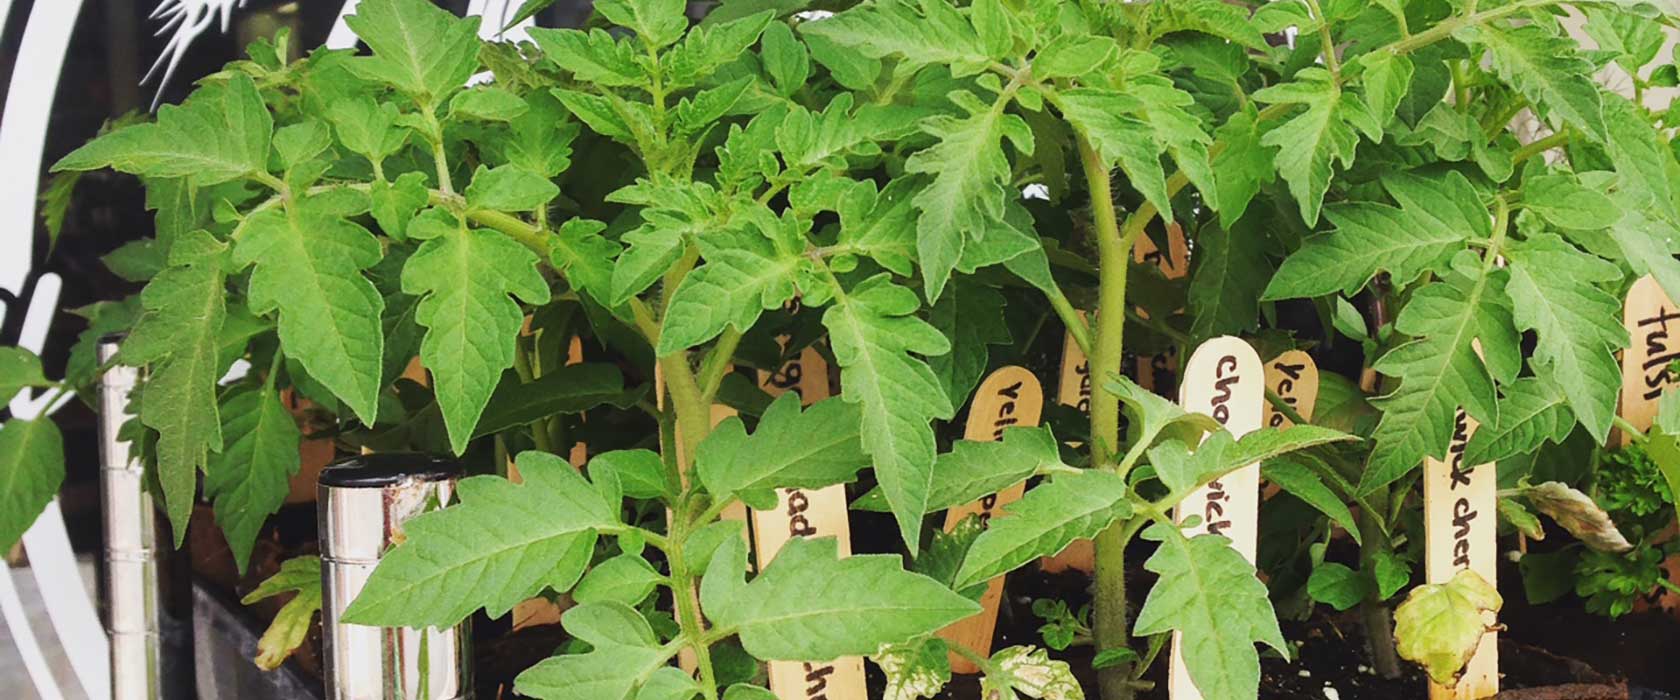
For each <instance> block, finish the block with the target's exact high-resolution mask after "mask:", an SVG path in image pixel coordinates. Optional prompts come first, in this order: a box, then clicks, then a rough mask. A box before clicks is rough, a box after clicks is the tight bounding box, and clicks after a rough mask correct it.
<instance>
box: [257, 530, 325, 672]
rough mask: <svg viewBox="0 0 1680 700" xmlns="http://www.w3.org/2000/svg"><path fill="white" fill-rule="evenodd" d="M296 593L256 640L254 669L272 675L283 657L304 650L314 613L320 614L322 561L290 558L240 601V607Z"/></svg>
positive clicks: (313, 558) (318, 559)
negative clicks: (284, 594) (302, 647)
mask: <svg viewBox="0 0 1680 700" xmlns="http://www.w3.org/2000/svg"><path fill="white" fill-rule="evenodd" d="M282 593H296V594H297V595H294V596H292V599H291V600H288V601H286V604H285V605H283V606H281V607H280V611H279V612H277V613H275V615H274V621H273V622H270V623H268V629H266V630H263V634H262V638H260V639H258V640H257V658H256V659H255V661H256V664H257V668H260V669H263V670H264V671H273V670H274V669H277V668H280V664H281V663H284V662H285V661H286V657H289V656H291V655H292V653H293V652H295V651H297V649H298V647H301V646H303V642H304V640H305V639H306V638H307V637H308V636H309V628H310V624H311V623H312V622H313V621H314V619H315V613H318V612H320V611H321V558H320V557H293V558H291V559H287V560H286V561H284V562H281V563H280V570H279V571H278V572H276V573H275V574H274V575H273V576H270V577H268V578H267V579H265V580H263V582H262V583H260V584H257V589H256V590H254V591H251V593H250V594H249V595H246V596H245V597H244V598H242V599H240V601H239V602H240V603H241V604H243V605H250V604H252V603H256V602H257V601H260V600H264V599H267V598H272V597H274V596H277V595H280V594H282Z"/></svg>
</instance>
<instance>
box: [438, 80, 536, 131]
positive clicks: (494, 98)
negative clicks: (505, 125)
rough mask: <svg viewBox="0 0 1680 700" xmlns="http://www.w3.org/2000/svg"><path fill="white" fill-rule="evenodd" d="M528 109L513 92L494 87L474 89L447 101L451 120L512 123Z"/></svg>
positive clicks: (523, 101)
mask: <svg viewBox="0 0 1680 700" xmlns="http://www.w3.org/2000/svg"><path fill="white" fill-rule="evenodd" d="M530 109H531V108H530V106H529V105H527V104H525V100H523V99H520V97H519V95H516V94H514V93H513V91H511V90H508V89H506V88H499V87H495V86H481V87H475V88H472V89H471V90H467V91H465V92H462V93H460V94H458V95H456V96H455V99H452V100H450V101H449V116H450V117H451V118H459V117H466V118H471V119H482V120H484V121H491V122H512V121H513V120H515V119H518V118H519V117H520V116H522V115H524V114H525V113H526V112H527V111H530Z"/></svg>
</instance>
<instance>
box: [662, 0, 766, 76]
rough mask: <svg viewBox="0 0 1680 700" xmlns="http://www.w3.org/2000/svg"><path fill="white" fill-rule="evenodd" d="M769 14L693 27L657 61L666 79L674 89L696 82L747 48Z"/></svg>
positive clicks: (757, 34) (756, 37)
mask: <svg viewBox="0 0 1680 700" xmlns="http://www.w3.org/2000/svg"><path fill="white" fill-rule="evenodd" d="M772 16H773V15H772V13H770V12H761V13H758V14H754V15H749V16H747V17H742V18H741V19H738V20H733V21H730V22H724V23H721V24H716V23H714V24H709V25H706V26H702V27H697V28H695V29H693V30H692V31H690V32H689V33H688V35H687V36H684V37H683V39H682V43H679V44H677V45H676V46H675V47H673V48H672V49H671V52H670V53H669V54H666V56H665V57H664V58H663V59H662V60H661V67H663V68H664V69H665V73H666V76H667V79H668V80H670V81H671V83H672V85H674V86H675V87H677V88H683V87H687V86H690V85H695V84H699V83H700V82H701V81H702V80H704V79H705V78H707V77H708V76H711V75H712V74H713V73H716V72H717V71H718V70H719V69H720V68H722V67H723V66H725V65H727V64H728V63H729V62H731V61H734V60H736V59H737V58H739V57H740V56H741V54H743V53H746V52H747V51H748V50H750V49H751V48H752V45H753V44H754V43H756V42H757V41H758V37H759V35H760V34H762V33H763V32H764V29H765V27H766V26H768V25H769V24H770V20H771V18H772Z"/></svg>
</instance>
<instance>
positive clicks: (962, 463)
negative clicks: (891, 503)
mask: <svg viewBox="0 0 1680 700" xmlns="http://www.w3.org/2000/svg"><path fill="white" fill-rule="evenodd" d="M1061 463H1062V459H1061V453H1060V449H1059V448H1058V447H1057V443H1056V436H1055V435H1054V434H1052V433H1051V432H1050V428H1049V427H1040V428H1026V427H1020V426H1014V427H1009V428H1005V429H1004V431H1003V439H1002V440H987V441H974V440H959V441H957V442H955V443H952V445H951V451H950V452H946V453H944V454H941V455H939V457H938V458H937V459H936V460H934V463H933V481H932V482H931V485H930V486H929V487H928V501H927V512H929V513H936V512H939V511H941V510H945V509H946V508H951V507H954V506H959V505H962V504H965V503H972V502H974V501H976V500H978V499H980V498H982V497H984V496H986V495H988V494H993V493H997V492H998V491H1002V490H1003V489H1005V488H1008V487H1010V486H1014V485H1015V484H1019V483H1021V482H1022V481H1025V480H1026V479H1027V477H1030V476H1032V475H1034V474H1036V473H1038V472H1039V470H1041V469H1044V468H1046V467H1052V466H1055V465H1058V464H1061ZM879 496H880V489H876V490H874V491H871V492H869V493H868V494H865V495H863V496H861V497H859V498H858V500H857V501H854V502H853V504H852V508H853V509H855V510H882V511H884V510H887V508H886V502H885V499H884V498H879Z"/></svg>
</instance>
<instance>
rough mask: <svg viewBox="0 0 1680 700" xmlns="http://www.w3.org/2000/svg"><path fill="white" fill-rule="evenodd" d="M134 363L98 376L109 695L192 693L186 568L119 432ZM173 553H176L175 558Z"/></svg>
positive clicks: (110, 348) (127, 698) (143, 699)
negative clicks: (182, 598)
mask: <svg viewBox="0 0 1680 700" xmlns="http://www.w3.org/2000/svg"><path fill="white" fill-rule="evenodd" d="M121 342H122V336H121V335H112V336H106V337H104V338H101V339H100V341H99V346H98V358H99V362H100V364H101V365H103V364H106V363H108V362H110V361H111V360H112V359H113V358H115V357H116V355H117V349H118V347H119V346H120V344H121ZM139 377H140V371H139V370H138V369H136V368H134V367H124V366H120V365H119V366H114V367H111V368H109V369H108V370H107V371H106V372H105V374H104V375H103V376H102V378H101V379H100V383H99V409H100V410H99V455H100V470H99V490H100V495H101V500H102V504H101V505H102V508H101V512H102V513H103V514H104V534H105V552H104V557H103V558H102V560H101V561H100V568H101V575H100V577H99V588H100V604H101V605H100V607H101V613H102V614H103V617H104V621H105V631H106V632H107V633H108V634H109V635H110V637H111V697H112V700H158V699H159V698H167V699H171V700H173V699H174V698H190V697H192V694H193V693H192V673H191V669H192V648H191V644H192V641H191V640H192V637H191V631H190V630H191V622H190V619H189V616H190V612H189V611H190V609H191V607H190V600H189V601H186V602H185V604H183V605H172V602H174V599H175V598H176V597H178V596H174V595H172V594H171V591H175V592H180V591H184V590H186V586H187V578H188V575H187V574H186V573H185V572H183V571H180V570H179V569H180V568H181V567H178V566H173V564H174V563H181V564H184V563H185V561H186V560H185V559H184V558H177V557H172V556H171V554H172V550H170V549H169V542H170V538H169V534H168V532H167V526H166V525H165V523H164V521H162V520H161V519H160V518H159V517H158V516H157V511H156V508H155V507H154V506H153V502H152V499H151V498H150V497H149V496H148V495H147V494H146V490H145V472H144V470H143V468H142V467H141V464H140V458H139V455H136V454H134V453H133V452H132V450H131V446H130V445H129V443H128V442H127V441H126V440H123V439H122V438H121V437H119V435H118V433H119V431H120V430H121V428H122V426H123V423H125V422H127V421H128V420H129V419H130V418H131V417H132V415H131V414H130V413H129V412H128V403H129V395H130V394H131V393H132V392H133V390H134V387H135V385H136V384H137V383H138V381H139ZM177 559H178V561H176V560H177Z"/></svg>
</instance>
